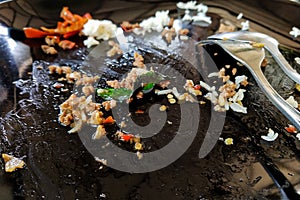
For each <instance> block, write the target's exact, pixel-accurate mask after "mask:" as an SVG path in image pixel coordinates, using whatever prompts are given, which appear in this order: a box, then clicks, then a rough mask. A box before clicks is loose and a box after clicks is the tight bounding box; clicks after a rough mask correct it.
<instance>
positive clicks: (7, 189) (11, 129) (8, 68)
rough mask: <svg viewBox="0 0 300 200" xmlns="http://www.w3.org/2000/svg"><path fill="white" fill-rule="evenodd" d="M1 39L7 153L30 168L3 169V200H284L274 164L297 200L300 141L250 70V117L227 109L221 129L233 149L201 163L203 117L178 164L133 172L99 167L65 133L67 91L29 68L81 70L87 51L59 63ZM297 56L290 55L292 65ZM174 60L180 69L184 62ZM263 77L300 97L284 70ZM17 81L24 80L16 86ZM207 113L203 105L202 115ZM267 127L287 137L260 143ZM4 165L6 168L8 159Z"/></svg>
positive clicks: (0, 128)
mask: <svg viewBox="0 0 300 200" xmlns="http://www.w3.org/2000/svg"><path fill="white" fill-rule="evenodd" d="M0 40H1V43H0V44H1V49H0V53H1V54H0V55H1V57H0V63H1V71H0V75H1V77H0V78H1V82H0V84H1V85H0V91H1V93H0V105H1V106H0V111H1V123H0V133H1V142H0V144H1V146H0V148H1V153H12V154H13V155H15V156H17V157H21V158H23V159H24V161H25V162H26V163H27V167H26V168H25V169H23V170H18V171H17V172H15V173H12V174H7V173H4V171H3V170H2V171H1V172H0V176H1V179H0V180H1V181H0V192H1V195H2V196H1V197H2V198H5V199H13V198H14V199H43V198H46V199H55V198H57V199H76V198H78V199H164V198H169V199H279V198H283V197H284V195H283V193H281V191H280V190H279V189H278V187H277V186H276V184H275V183H274V180H272V178H271V177H270V175H269V174H268V173H267V171H266V170H271V171H272V170H274V169H273V167H274V166H277V167H278V169H279V171H280V172H281V173H278V172H277V171H276V170H275V171H273V172H272V173H273V175H274V178H275V179H277V181H278V182H279V183H278V184H279V185H281V186H283V191H286V192H290V193H289V195H290V198H291V199H293V198H292V197H295V196H292V195H295V194H294V193H293V191H290V190H289V185H286V183H287V182H286V180H289V182H290V183H291V184H292V185H293V186H294V188H296V189H297V188H298V190H299V181H300V180H299V177H300V171H299V157H298V156H299V149H300V147H299V141H297V140H296V138H295V136H294V135H291V134H288V133H286V132H284V131H283V127H285V126H286V125H287V123H288V122H287V120H286V119H285V118H284V117H283V115H282V114H281V113H280V112H279V111H278V110H277V109H276V108H275V107H274V106H273V105H272V104H271V103H270V102H268V101H267V99H266V97H265V96H264V95H263V94H262V92H261V91H260V90H259V88H258V86H257V85H256V84H255V82H254V80H253V78H252V77H251V75H250V73H249V72H248V71H247V70H246V69H242V70H241V73H243V74H244V73H245V74H246V75H247V76H248V77H249V79H250V80H249V82H250V83H251V85H250V86H249V88H248V93H247V97H246V99H245V104H246V106H247V107H248V112H249V113H248V114H247V115H241V114H236V113H233V112H228V113H227V118H226V123H225V126H224V128H223V132H222V137H224V138H226V137H232V138H234V145H231V146H226V145H224V143H223V142H222V141H218V143H217V145H216V146H215V148H214V149H213V151H212V152H210V154H209V155H208V156H207V157H205V158H204V159H199V158H198V152H199V148H200V146H201V143H202V141H203V134H204V132H205V127H206V124H207V120H209V119H206V118H203V120H201V121H200V122H199V127H200V128H199V130H198V134H197V137H196V139H195V140H194V142H193V144H192V145H191V147H190V148H189V150H188V151H187V152H186V153H185V154H184V155H183V156H181V157H180V158H179V159H178V160H177V161H176V162H174V163H173V164H171V165H169V166H168V167H166V168H163V169H161V170H158V171H155V172H151V173H144V174H129V173H124V172H119V171H117V170H114V169H111V168H109V167H105V166H102V165H101V164H100V163H98V162H96V161H95V159H94V158H93V156H92V155H90V153H89V152H88V151H87V150H86V148H85V146H84V145H83V144H82V142H81V140H80V138H79V137H78V135H76V134H71V135H70V134H67V131H68V128H67V127H63V126H60V125H59V124H58V122H57V116H58V113H59V110H58V105H59V104H60V103H61V102H63V101H64V100H65V99H66V98H67V97H68V95H69V93H65V94H61V93H58V91H57V90H56V89H54V88H53V87H52V86H53V84H54V83H55V81H56V80H55V78H54V77H51V76H49V75H48V72H47V70H37V68H36V65H37V64H34V65H33V66H32V65H31V62H32V61H33V60H34V61H35V60H43V61H49V62H59V63H61V64H66V63H67V64H69V65H71V66H76V67H77V66H80V63H81V62H82V60H83V59H84V58H85V55H86V54H87V51H86V50H85V49H84V48H79V49H77V50H75V51H70V52H67V53H66V52H62V53H61V54H60V56H59V57H58V58H57V57H49V56H45V55H44V54H43V53H42V52H41V50H40V49H39V45H38V44H39V42H36V41H35V42H34V43H36V44H37V45H31V46H30V47H28V46H26V45H24V44H23V43H20V42H16V41H14V40H11V39H8V38H7V37H1V38H0ZM207 51H208V52H210V53H211V54H212V55H213V54H214V53H216V52H218V54H219V56H220V57H219V58H216V63H217V64H218V66H220V67H221V66H224V64H229V63H231V64H232V65H235V64H236V63H235V62H234V61H233V60H232V59H230V58H229V57H228V56H226V54H224V52H223V53H222V52H221V51H219V50H218V49H217V48H216V47H208V48H207ZM2 55H3V56H2ZM296 55H299V54H292V53H291V52H289V51H287V56H290V61H291V63H292V64H293V66H296V65H295V63H294V62H293V60H292V58H293V57H294V56H296ZM270 60H271V58H270ZM171 62H173V63H174V64H175V65H176V63H177V62H178V61H176V60H173V61H171ZM42 63H43V62H42ZM39 64H40V63H39ZM274 66H275V65H274ZM28 72H31V73H32V74H30V73H29V74H28ZM265 73H266V74H268V77H269V80H270V82H271V83H272V84H273V86H274V87H275V88H276V89H277V90H278V91H279V92H280V94H281V95H283V96H284V97H288V95H290V94H291V91H292V92H294V93H295V95H296V96H297V95H299V94H297V92H296V91H295V90H294V88H293V87H294V84H293V83H292V82H290V80H289V79H288V78H287V77H285V76H284V75H283V74H282V73H281V71H280V69H279V68H278V67H276V66H275V67H273V68H266V71H265ZM274 74H277V76H275V75H274ZM19 78H21V79H22V80H24V81H18V82H17V84H13V83H12V82H13V81H16V80H18V79H19ZM206 109H208V108H207V107H203V108H202V112H204V113H205V112H206V111H207V110H206ZM267 127H272V128H274V129H275V130H277V131H280V133H281V134H280V136H279V138H278V139H277V140H276V141H275V142H273V143H268V142H265V141H262V140H261V139H260V136H261V135H265V133H266V128H267ZM0 163H1V166H3V161H2V160H1V162H0ZM269 166H271V167H269ZM277 167H275V168H277ZM272 173H271V174H272ZM282 174H283V175H284V176H285V177H282V176H281V175H282ZM286 188H287V189H286Z"/></svg>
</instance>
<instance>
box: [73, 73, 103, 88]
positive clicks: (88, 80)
mask: <svg viewBox="0 0 300 200" xmlns="http://www.w3.org/2000/svg"><path fill="white" fill-rule="evenodd" d="M74 73H75V72H74ZM75 78H76V79H75V80H77V81H76V85H77V86H78V85H90V84H93V83H94V82H96V81H98V80H99V79H100V77H99V76H87V75H86V74H83V75H82V77H80V78H79V74H75Z"/></svg>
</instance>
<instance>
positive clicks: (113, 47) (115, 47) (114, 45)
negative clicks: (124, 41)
mask: <svg viewBox="0 0 300 200" xmlns="http://www.w3.org/2000/svg"><path fill="white" fill-rule="evenodd" d="M108 45H109V46H111V49H110V50H109V51H108V52H107V53H106V55H107V56H108V57H113V56H115V55H116V54H122V53H123V51H122V49H120V45H119V44H117V43H115V42H114V41H112V40H110V41H108Z"/></svg>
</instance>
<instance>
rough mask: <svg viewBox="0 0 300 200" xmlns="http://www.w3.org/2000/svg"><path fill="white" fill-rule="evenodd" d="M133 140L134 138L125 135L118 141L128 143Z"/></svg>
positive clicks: (130, 135)
mask: <svg viewBox="0 0 300 200" xmlns="http://www.w3.org/2000/svg"><path fill="white" fill-rule="evenodd" d="M133 138H134V136H133V135H132V134H127V135H122V136H121V137H120V140H122V141H124V142H128V141H130V140H131V139H133Z"/></svg>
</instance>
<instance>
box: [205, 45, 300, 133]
mask: <svg viewBox="0 0 300 200" xmlns="http://www.w3.org/2000/svg"><path fill="white" fill-rule="evenodd" d="M199 43H200V44H207V43H214V44H217V45H219V46H220V47H221V48H223V49H224V50H225V51H226V52H227V53H228V54H230V55H231V56H232V57H233V58H235V59H236V60H237V61H239V62H240V63H242V64H243V65H244V66H246V67H247V68H248V70H249V71H250V72H251V74H252V75H253V77H254V78H255V80H256V82H257V84H258V85H259V87H260V88H261V89H262V91H263V92H264V93H265V95H266V96H267V97H268V99H269V100H270V101H271V102H272V103H273V104H274V105H275V106H276V107H277V108H278V109H279V110H280V111H281V112H282V113H283V114H284V115H285V116H286V117H287V118H288V119H289V120H290V122H291V123H292V124H294V126H295V127H296V128H297V129H298V130H300V112H299V111H297V110H296V109H295V108H293V107H292V106H291V105H290V104H289V103H287V102H286V101H285V100H284V99H283V98H282V97H281V96H280V95H279V94H278V93H277V92H276V91H275V89H274V88H273V87H272V86H271V85H270V83H269V82H268V81H267V79H266V77H265V75H264V74H263V72H262V70H261V63H262V61H263V59H264V58H265V50H264V48H256V47H253V46H252V45H251V43H250V42H245V41H239V40H235V41H232V40H203V41H200V42H199Z"/></svg>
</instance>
